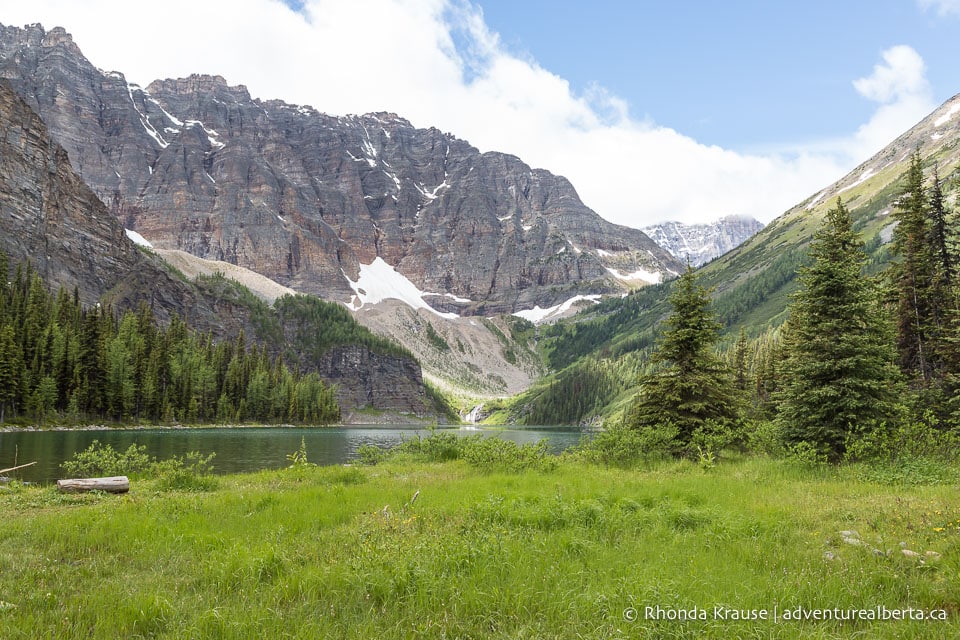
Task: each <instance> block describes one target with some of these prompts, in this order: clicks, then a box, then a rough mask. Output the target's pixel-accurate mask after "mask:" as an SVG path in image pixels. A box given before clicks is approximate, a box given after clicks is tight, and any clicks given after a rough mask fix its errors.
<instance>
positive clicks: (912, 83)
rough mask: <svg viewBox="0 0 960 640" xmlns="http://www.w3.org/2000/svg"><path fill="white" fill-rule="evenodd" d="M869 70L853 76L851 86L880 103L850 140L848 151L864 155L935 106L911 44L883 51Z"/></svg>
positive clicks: (923, 66) (873, 150)
mask: <svg viewBox="0 0 960 640" xmlns="http://www.w3.org/2000/svg"><path fill="white" fill-rule="evenodd" d="M881 57H882V58H883V63H882V64H878V65H876V66H875V67H874V68H873V73H872V74H871V75H869V76H867V77H865V78H860V79H859V80H855V81H854V83H853V86H854V88H855V89H856V90H857V92H858V93H859V94H860V95H862V96H863V97H864V98H866V99H868V100H871V101H873V102H878V103H879V104H880V106H879V107H878V108H877V110H876V112H874V114H873V116H872V117H871V118H870V120H869V121H868V122H867V123H865V124H864V125H863V126H861V127H860V128H859V129H858V130H857V132H856V134H855V136H854V139H853V140H852V141H851V145H850V147H851V148H850V151H849V153H850V154H851V155H853V156H855V157H862V158H866V157H867V156H869V155H870V154H872V153H875V152H877V151H879V150H880V149H882V148H883V147H884V146H885V145H886V144H888V143H889V142H890V141H891V140H893V139H894V138H896V137H897V136H898V135H900V134H901V133H903V132H905V131H906V130H907V129H909V128H910V127H912V126H913V125H915V124H916V123H917V122H919V121H920V120H922V119H923V118H924V117H925V116H927V115H929V114H930V112H931V111H933V110H934V108H935V107H936V103H935V102H934V100H933V91H932V90H931V88H930V84H929V83H928V82H927V77H926V65H925V64H924V62H923V58H921V57H920V54H919V53H917V52H916V51H915V50H914V49H912V48H911V47H908V46H906V45H898V46H895V47H891V48H889V49H887V50H886V51H884V52H883V54H882V56H881Z"/></svg>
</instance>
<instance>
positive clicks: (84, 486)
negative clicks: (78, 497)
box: [57, 476, 130, 493]
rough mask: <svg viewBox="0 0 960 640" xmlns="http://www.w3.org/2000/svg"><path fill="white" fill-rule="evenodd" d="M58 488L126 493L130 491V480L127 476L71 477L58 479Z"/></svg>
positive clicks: (71, 490)
mask: <svg viewBox="0 0 960 640" xmlns="http://www.w3.org/2000/svg"><path fill="white" fill-rule="evenodd" d="M57 489H59V490H60V492H61V493H77V492H81V491H106V492H107V493H126V492H127V491H130V480H129V479H128V478H127V476H112V477H110V478H69V479H66V480H57Z"/></svg>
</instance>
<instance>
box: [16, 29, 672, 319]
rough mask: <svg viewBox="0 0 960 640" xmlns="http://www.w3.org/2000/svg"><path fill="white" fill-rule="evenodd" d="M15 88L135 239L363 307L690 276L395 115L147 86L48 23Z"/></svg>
mask: <svg viewBox="0 0 960 640" xmlns="http://www.w3.org/2000/svg"><path fill="white" fill-rule="evenodd" d="M0 76H3V77H7V78H9V79H10V81H11V83H12V84H13V86H14V87H15V88H16V90H17V91H18V92H19V93H20V95H21V96H22V97H23V98H24V99H25V100H26V101H27V103H28V104H30V105H31V106H32V107H33V108H34V110H35V111H37V112H38V113H39V114H40V116H41V117H42V118H43V120H44V121H45V122H46V123H47V126H48V127H49V129H50V132H51V134H52V135H53V137H54V138H55V139H57V140H58V141H59V142H60V143H61V144H62V145H63V147H64V148H66V150H67V152H68V154H69V156H70V160H71V163H72V164H73V166H74V168H75V170H76V171H77V173H78V174H79V175H80V176H81V177H82V178H83V180H84V181H85V182H87V184H89V185H90V187H91V188H92V189H93V191H94V193H96V194H97V196H99V198H100V199H101V200H102V201H103V202H105V203H107V204H108V206H109V208H110V211H111V212H112V213H113V214H114V216H116V217H117V218H118V219H119V220H121V221H122V223H123V225H124V226H125V227H126V228H127V229H131V230H134V231H136V232H138V233H139V234H141V235H142V236H143V237H145V238H146V239H147V240H149V241H150V242H151V243H152V244H153V245H154V246H155V247H157V248H158V249H171V250H183V251H186V252H188V253H190V254H193V255H195V256H198V257H201V258H206V259H214V260H222V261H226V262H229V263H231V264H234V265H237V266H241V267H245V268H248V269H251V270H253V271H255V272H257V273H259V274H262V275H264V276H266V277H269V278H271V279H272V280H274V281H276V282H278V283H279V284H281V285H283V286H287V287H290V288H292V289H294V290H296V291H299V292H304V293H311V294H316V295H319V296H322V297H324V298H327V299H331V300H338V301H342V302H345V303H350V304H352V306H353V307H354V308H359V307H360V306H361V305H362V304H364V302H363V299H364V298H365V296H366V289H365V286H364V285H363V284H361V280H362V279H363V277H364V274H365V273H366V272H369V271H370V270H371V269H372V270H376V269H381V270H384V269H385V270H392V271H395V272H396V273H397V274H398V275H400V276H402V277H403V278H404V279H405V280H406V281H408V282H409V283H411V284H412V285H413V286H414V287H415V288H416V289H417V290H418V291H419V292H421V293H422V296H423V297H424V298H425V301H426V302H427V304H428V306H430V307H431V308H432V309H434V310H437V311H439V312H446V313H456V314H459V315H484V316H488V315H492V314H497V313H513V312H518V311H523V310H529V309H534V308H536V307H540V308H544V309H545V308H549V307H552V306H556V305H558V304H561V303H563V302H565V301H567V300H569V299H571V298H574V297H576V296H582V295H600V294H620V293H622V292H626V291H628V290H630V289H632V288H635V287H637V286H642V285H645V284H648V283H651V282H658V281H660V280H661V279H664V278H666V277H668V276H669V275H670V274H671V273H675V272H677V271H679V270H680V269H681V268H682V265H681V264H680V262H679V261H677V260H676V259H675V258H674V257H673V256H671V255H670V254H669V253H667V252H666V251H664V250H663V249H661V248H660V247H658V246H657V245H656V244H655V243H654V242H653V241H651V240H650V239H649V238H648V237H647V236H646V235H645V234H644V233H643V232H642V231H639V230H636V229H631V228H627V227H623V226H618V225H615V224H612V223H610V222H607V221H605V220H603V219H602V218H600V217H599V216H598V215H597V214H596V213H594V212H593V211H592V210H590V209H589V208H587V207H586V206H585V205H584V204H583V203H582V202H581V201H580V199H579V197H578V195H577V193H576V191H575V189H574V188H573V186H572V185H571V184H570V182H569V181H568V180H566V179H565V178H562V177H560V176H555V175H553V174H551V173H550V172H548V171H545V170H542V169H533V168H531V167H529V166H527V165H526V164H524V163H523V162H522V161H521V160H520V159H518V158H516V157H514V156H510V155H506V154H503V153H493V152H490V153H480V152H479V151H478V150H477V149H475V148H474V147H472V146H470V145H469V144H468V143H467V142H465V141H463V140H459V139H457V138H455V137H454V136H452V135H450V134H447V133H443V132H441V131H438V130H437V129H433V128H430V129H421V128H416V127H414V126H413V125H412V124H411V123H410V122H408V121H407V120H405V119H403V118H401V117H399V116H397V115H395V114H390V113H375V114H367V115H364V116H346V117H336V116H331V115H325V114H323V113H320V112H318V111H317V110H315V109H314V108H312V107H308V106H298V105H290V104H286V103H284V102H280V101H277V100H267V101H264V100H260V99H254V98H252V97H251V96H250V94H249V92H248V91H247V90H246V89H245V88H244V87H243V86H230V85H229V84H228V83H227V82H226V81H225V80H224V79H223V78H221V77H218V76H207V75H203V76H201V75H195V76H190V77H188V78H181V79H173V80H159V81H155V82H153V83H152V84H150V85H149V86H148V87H146V88H142V87H138V86H136V85H133V84H129V83H128V82H127V81H126V80H125V78H124V76H123V75H122V74H121V73H118V72H109V73H107V72H103V71H101V70H99V69H97V68H96V67H94V66H93V65H92V64H91V63H90V62H89V61H88V60H87V59H86V58H85V57H84V56H83V54H82V52H81V51H80V49H79V48H78V47H77V45H76V44H75V43H74V42H73V40H72V38H71V37H70V35H69V34H68V33H66V32H65V31H64V30H63V29H61V28H55V29H52V30H51V31H49V32H46V31H45V30H44V29H43V28H42V27H41V26H40V25H30V26H28V27H26V28H24V29H19V28H16V27H0ZM394 297H395V296H394Z"/></svg>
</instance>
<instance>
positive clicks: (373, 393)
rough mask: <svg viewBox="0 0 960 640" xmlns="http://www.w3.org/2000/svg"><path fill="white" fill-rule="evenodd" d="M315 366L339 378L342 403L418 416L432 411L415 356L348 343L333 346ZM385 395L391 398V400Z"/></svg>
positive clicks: (328, 377)
mask: <svg viewBox="0 0 960 640" xmlns="http://www.w3.org/2000/svg"><path fill="white" fill-rule="evenodd" d="M316 366H317V370H318V371H319V373H320V376H321V377H323V378H324V379H326V380H336V381H337V386H336V393H337V401H338V402H339V403H340V406H341V407H373V408H376V409H381V410H389V411H394V412H397V413H400V414H406V415H408V416H411V417H415V418H424V417H427V416H428V415H431V413H432V411H433V408H432V407H430V406H428V404H427V403H426V400H425V396H424V391H423V378H422V377H421V372H420V366H419V365H418V364H417V363H416V361H415V360H413V359H412V358H404V357H400V356H389V355H386V356H385V355H380V354H377V353H374V352H373V351H371V350H370V349H367V348H365V347H362V346H346V347H335V348H333V349H330V350H329V351H327V352H326V353H325V354H323V356H322V357H321V358H320V360H319V362H317V363H316ZM385 398H389V399H390V401H389V404H387V403H385V402H384V399H385ZM358 420H359V421H360V422H362V421H363V419H362V418H360V419H358Z"/></svg>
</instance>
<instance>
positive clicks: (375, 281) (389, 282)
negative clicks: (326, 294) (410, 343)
mask: <svg viewBox="0 0 960 640" xmlns="http://www.w3.org/2000/svg"><path fill="white" fill-rule="evenodd" d="M347 281H348V282H349V283H350V288H352V289H353V291H354V296H353V298H352V299H351V300H350V303H349V304H348V305H347V306H348V307H349V308H350V309H352V310H353V311H359V310H360V309H362V308H363V307H364V306H365V305H368V304H370V305H374V304H377V303H378V302H382V301H383V300H400V301H401V302H403V303H405V304H407V305H408V306H410V307H412V308H414V309H426V310H427V311H431V312H433V313H435V314H437V315H438V316H440V317H441V318H448V319H452V318H458V317H459V316H458V315H457V314H455V313H442V312H440V311H437V310H436V309H434V308H433V307H431V306H430V305H429V304H427V303H426V301H425V300H424V299H423V297H424V296H428V295H436V294H430V293H425V292H423V291H421V290H420V289H418V288H417V285H415V284H413V283H412V282H410V280H409V279H408V278H407V277H406V276H405V275H403V274H402V273H400V272H399V271H397V270H396V269H394V268H393V267H391V266H390V265H389V264H387V263H386V261H385V260H384V259H383V258H381V257H380V256H377V257H376V258H374V260H373V262H372V263H370V264H362V263H361V264H360V277H359V278H357V281H356V282H354V281H353V280H350V278H349V277H348V278H347Z"/></svg>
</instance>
